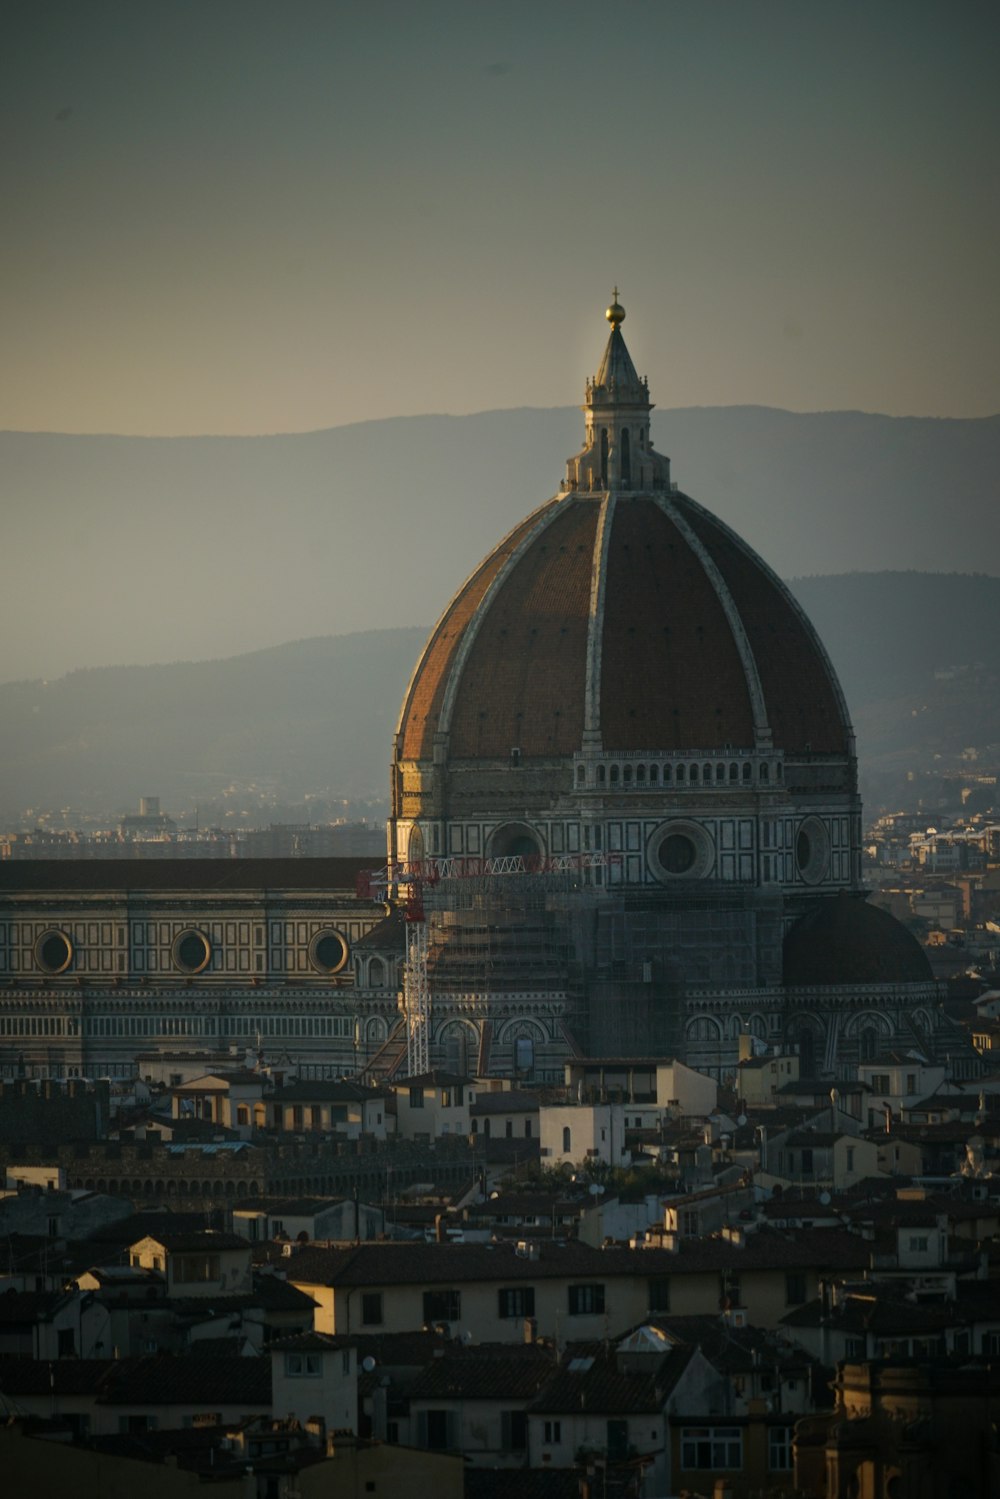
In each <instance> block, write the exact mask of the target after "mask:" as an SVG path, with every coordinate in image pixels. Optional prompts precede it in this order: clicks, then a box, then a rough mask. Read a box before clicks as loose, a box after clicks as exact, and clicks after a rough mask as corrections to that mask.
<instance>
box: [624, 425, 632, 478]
mask: <svg viewBox="0 0 1000 1499" xmlns="http://www.w3.org/2000/svg"><path fill="white" fill-rule="evenodd" d="M622 483H623V484H631V483H632V449H631V446H630V442H629V433H628V428H627V427H623V428H622Z"/></svg>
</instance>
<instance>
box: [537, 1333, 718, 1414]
mask: <svg viewBox="0 0 1000 1499" xmlns="http://www.w3.org/2000/svg"><path fill="white" fill-rule="evenodd" d="M693 1356H694V1349H693V1348H690V1347H686V1346H685V1347H676V1348H671V1349H670V1351H669V1352H668V1353H665V1354H664V1355H663V1357H662V1358H660V1359H658V1360H657V1361H656V1363H655V1365H654V1366H653V1368H651V1369H643V1370H642V1371H639V1370H636V1371H634V1372H631V1373H626V1372H625V1370H624V1369H623V1368H622V1366H621V1361H620V1360H619V1358H618V1356H617V1354H616V1353H615V1352H614V1350H613V1349H611V1350H610V1351H608V1350H607V1349H606V1348H605V1345H604V1344H602V1343H573V1344H571V1345H570V1346H569V1348H567V1350H566V1352H565V1354H564V1355H563V1359H562V1362H561V1364H560V1366H559V1368H558V1370H557V1371H556V1373H555V1374H554V1375H553V1376H552V1378H551V1379H550V1380H549V1381H548V1383H547V1384H546V1386H545V1388H544V1389H543V1390H542V1392H541V1394H540V1395H539V1396H538V1397H537V1399H535V1400H534V1401H533V1402H532V1404H531V1405H530V1407H529V1409H530V1411H531V1412H532V1414H537V1415H549V1414H550V1413H551V1414H554V1415H557V1414H560V1413H563V1412H565V1413H567V1414H568V1413H573V1414H575V1415H576V1414H579V1413H580V1412H581V1411H586V1412H588V1413H591V1414H594V1415H602V1416H603V1415H609V1416H610V1415H642V1414H650V1415H652V1414H656V1413H657V1412H659V1411H662V1410H663V1408H664V1406H665V1405H666V1403H667V1399H668V1397H669V1396H670V1394H671V1393H672V1392H673V1389H674V1386H675V1385H676V1384H677V1381H678V1380H679V1379H680V1377H681V1375H682V1374H683V1373H684V1370H685V1369H686V1368H687V1366H688V1364H689V1363H690V1362H691V1359H692V1358H693Z"/></svg>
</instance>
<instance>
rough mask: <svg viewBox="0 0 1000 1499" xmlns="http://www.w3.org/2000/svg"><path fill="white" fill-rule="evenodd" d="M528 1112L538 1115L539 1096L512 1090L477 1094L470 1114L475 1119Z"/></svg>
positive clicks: (517, 1089)
mask: <svg viewBox="0 0 1000 1499" xmlns="http://www.w3.org/2000/svg"><path fill="white" fill-rule="evenodd" d="M528 1110H530V1111H533V1112H534V1113H536V1114H537V1113H538V1094H537V1093H528V1092H527V1091H526V1090H525V1089H524V1088H511V1089H510V1091H509V1092H508V1093H477V1094H476V1101H475V1103H474V1104H473V1105H472V1107H471V1109H470V1110H469V1112H470V1114H471V1115H472V1117H473V1118H475V1117H476V1115H477V1114H478V1115H482V1114H518V1113H523V1112H525V1111H528ZM522 1143H523V1142H522Z"/></svg>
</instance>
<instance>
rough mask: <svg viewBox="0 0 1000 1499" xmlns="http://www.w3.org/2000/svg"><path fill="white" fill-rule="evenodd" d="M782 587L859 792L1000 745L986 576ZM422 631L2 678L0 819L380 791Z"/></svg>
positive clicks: (996, 653) (999, 615)
mask: <svg viewBox="0 0 1000 1499" xmlns="http://www.w3.org/2000/svg"><path fill="white" fill-rule="evenodd" d="M792 586H793V588H794V589H795V591H796V593H797V594H798V596H799V598H800V599H801V600H802V602H803V604H804V606H805V608H806V609H807V611H808V613H809V614H810V616H811V617H812V619H813V621H814V623H815V625H816V626H817V628H818V630H819V632H820V634H821V635H822V637H823V639H824V641H825V642H826V645H827V648H828V650H829V651H830V654H831V656H832V658H833V661H834V664H835V665H836V667H837V669H838V671H839V672H840V675H841V680H842V682H843V685H844V688H845V691H846V693H847V698H848V702H849V704H850V707H851V711H852V715H853V718H854V722H855V726H856V728H857V731H858V738H859V750H860V754H861V760H862V771H863V776H864V777H865V780H866V785H865V786H863V790H865V792H866V795H867V796H868V797H869V799H871V797H872V788H873V787H874V786H877V785H879V784H880V783H886V777H887V776H888V775H890V774H891V773H895V774H898V773H900V772H902V771H903V770H905V769H906V768H907V767H908V766H909V765H911V764H914V763H929V762H930V761H931V757H932V756H933V754H934V753H935V752H942V753H945V754H952V753H958V752H960V751H961V750H962V749H963V748H964V747H965V746H966V745H979V746H984V745H987V744H994V745H1000V690H998V689H1000V632H998V630H997V621H998V620H1000V579H997V578H991V577H984V576H982V575H979V576H962V575H954V574H947V575H943V574H940V573H916V572H912V573H892V572H882V573H867V574H857V573H854V574H847V575H842V576H828V577H807V578H797V579H793V581H792ZM430 623H431V618H430V616H429V615H428V616H427V626H429V625H430ZM426 633H427V629H426V628H425V627H424V626H421V627H418V628H409V629H394V630H373V631H363V632H360V633H356V634H350V635H342V636H325V637H321V638H317V639H311V640H301V641H296V642H293V643H290V644H287V645H282V646H277V647H274V648H272V649H269V650H263V651H254V652H250V653H246V654H243V655H240V656H236V657H234V658H233V659H230V660H216V661H202V662H194V663H191V662H184V663H178V664H175V665H170V666H147V667H108V668H95V669H90V670H86V671H74V672H71V673H69V674H68V675H67V676H64V677H62V678H60V679H58V680H50V681H49V682H47V683H44V682H42V681H38V680H36V681H26V682H16V683H9V684H7V685H5V686H0V814H6V815H7V816H10V815H12V814H15V813H17V812H19V811H20V809H22V808H24V807H25V806H29V805H33V806H39V805H41V806H48V807H53V806H60V805H67V804H69V805H73V806H93V807H102V808H107V807H120V808H122V809H128V808H131V807H134V804H135V802H136V800H137V798H138V797H139V796H140V795H141V794H144V793H158V794H159V795H160V796H161V797H162V799H163V802H164V805H165V807H167V808H175V809H177V810H181V809H182V808H184V807H189V806H191V805H192V804H193V802H194V800H195V799H196V798H209V797H211V796H214V795H216V794H218V793H219V792H220V791H221V790H222V789H223V787H224V786H225V785H226V784H227V783H229V782H230V781H233V780H244V781H246V780H256V781H258V782H264V783H266V784H272V785H273V786H274V787H275V789H277V790H279V791H280V792H281V793H282V794H283V795H284V796H286V797H287V798H288V799H290V800H295V799H297V798H298V797H300V796H301V795H302V794H303V792H305V791H307V790H311V791H313V792H321V791H324V790H325V791H329V792H331V793H333V794H336V795H339V796H344V797H365V796H383V795H385V794H386V792H387V789H388V765H389V757H390V752H391V741H392V734H393V730H394V727H395V721H396V716H397V713H398V709H399V704H400V700H401V698H402V694H403V691H404V689H405V686H406V682H407V680H408V678H409V674H410V672H411V670H412V668H413V665H414V662H415V660H416V657H417V655H418V653H419V651H420V648H421V646H422V644H423V641H424V638H425V636H426ZM998 758H1000V756H998ZM880 778H881V782H880Z"/></svg>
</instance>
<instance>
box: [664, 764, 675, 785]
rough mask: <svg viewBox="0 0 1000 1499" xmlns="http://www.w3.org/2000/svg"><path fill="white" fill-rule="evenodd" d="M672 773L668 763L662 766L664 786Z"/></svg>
mask: <svg viewBox="0 0 1000 1499" xmlns="http://www.w3.org/2000/svg"><path fill="white" fill-rule="evenodd" d="M672 775H673V771H672V770H671V768H670V766H669V765H664V767H663V784H664V786H666V784H667V783H668V781H669V780H670V779H671V777H672Z"/></svg>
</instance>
